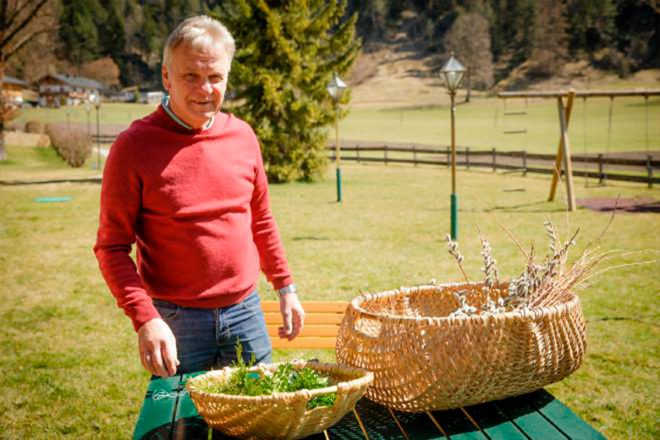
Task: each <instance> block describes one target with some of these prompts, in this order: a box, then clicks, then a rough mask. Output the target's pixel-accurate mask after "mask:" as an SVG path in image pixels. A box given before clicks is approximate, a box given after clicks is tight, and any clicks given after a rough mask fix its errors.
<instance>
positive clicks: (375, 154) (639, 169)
mask: <svg viewBox="0 0 660 440" xmlns="http://www.w3.org/2000/svg"><path fill="white" fill-rule="evenodd" d="M92 137H93V139H94V142H96V140H97V137H96V135H94V136H92ZM114 140H115V136H114V135H101V136H100V139H99V141H100V142H101V143H112V142H113V141H114ZM334 148H335V147H334V146H328V147H327V149H328V151H330V152H331V153H332V154H331V155H330V159H331V160H334V159H335V150H334ZM341 151H342V155H341V160H344V161H355V162H358V163H361V162H379V163H384V164H385V165H387V164H388V163H401V164H412V165H414V166H417V165H437V166H446V167H449V165H450V164H451V150H450V148H449V147H444V148H437V147H436V148H430V147H415V146H414V145H413V146H411V147H392V146H387V145H383V146H360V145H353V146H342V147H341ZM344 153H350V154H344ZM379 153H382V156H381V155H380V154H379ZM392 153H398V154H397V155H396V156H392V155H391V154H392ZM402 153H403V154H402ZM402 156H407V157H402ZM572 160H573V164H583V165H585V166H589V165H592V166H593V167H594V168H597V171H589V170H580V169H577V170H575V169H574V170H573V175H574V176H579V177H587V178H592V179H598V182H599V183H601V184H604V183H605V182H606V181H607V180H619V181H626V182H638V183H646V184H647V185H648V187H649V188H651V187H652V186H653V184H657V183H660V177H655V176H654V172H655V170H657V169H659V168H660V160H654V159H653V158H652V156H651V155H648V156H647V157H646V159H626V158H617V157H605V156H604V155H602V154H598V155H592V156H584V155H574V156H572ZM554 164H555V155H554V154H538V153H528V152H526V151H497V149H495V148H493V149H490V150H479V149H471V148H470V147H459V149H458V150H457V151H456V166H459V167H465V169H468V170H469V169H470V168H472V167H474V168H491V169H492V170H493V171H497V170H507V171H510V172H521V173H522V174H523V175H526V174H527V173H540V174H552V173H553V172H554V169H553V167H554ZM611 167H615V168H616V169H618V170H619V171H622V170H626V171H628V173H622V172H618V173H617V172H611V171H612V170H611V169H608V168H611Z"/></svg>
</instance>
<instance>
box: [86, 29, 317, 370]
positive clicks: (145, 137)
mask: <svg viewBox="0 0 660 440" xmlns="http://www.w3.org/2000/svg"><path fill="white" fill-rule="evenodd" d="M234 47H235V46H234V40H233V38H232V36H231V35H230V34H229V32H228V31H227V29H226V28H225V27H224V26H223V25H222V24H221V23H219V22H218V21H216V20H214V19H212V18H210V17H206V16H198V17H193V18H189V19H187V20H185V21H183V22H182V23H181V24H180V25H179V26H178V27H177V28H176V29H175V30H174V32H172V34H171V35H170V36H169V38H168V39H167V42H166V44H165V50H164V54H163V69H162V77H163V84H164V87H165V89H166V90H167V91H168V92H169V96H166V97H165V99H164V100H163V102H162V103H161V105H160V106H159V107H158V109H157V110H156V111H155V112H154V113H152V114H150V115H149V116H147V117H145V118H144V119H141V120H138V121H135V122H134V123H133V124H132V125H131V126H130V127H129V128H128V130H126V131H124V132H123V133H121V134H120V135H119V137H118V138H117V140H116V141H115V143H114V144H113V146H112V149H111V151H110V155H109V156H108V160H107V162H106V165H105V170H104V173H103V187H102V190H101V210H100V221H99V231H98V237H97V242H96V246H95V247H94V252H95V253H96V256H97V259H98V261H99V266H100V268H101V272H102V273H103V276H104V278H105V280H106V282H107V284H108V286H109V287H110V290H111V291H112V293H113V295H114V296H115V298H116V299H117V304H118V306H119V307H122V308H123V309H124V312H125V313H126V314H127V315H128V316H129V317H130V318H131V320H132V322H133V326H134V327H135V330H136V331H137V333H138V345H139V351H140V358H141V361H142V364H143V365H144V367H145V368H146V369H147V370H148V371H150V372H151V373H152V374H154V375H156V376H161V377H166V376H170V375H173V374H175V373H176V372H177V371H178V372H191V371H198V370H208V369H211V368H214V367H221V366H224V365H227V364H229V363H231V362H232V361H234V360H235V359H236V353H235V344H236V342H237V341H240V343H241V345H242V347H243V354H244V357H245V360H249V358H250V357H251V356H252V355H254V356H255V357H256V360H257V362H269V361H270V360H271V351H272V348H271V344H270V339H269V338H268V333H267V330H266V326H265V322H264V317H263V313H262V312H261V309H260V306H259V297H258V295H257V292H256V290H255V287H256V285H257V281H258V275H259V269H260V268H261V269H262V270H263V272H264V273H265V275H266V277H267V279H268V280H269V281H270V282H271V283H272V285H273V287H274V288H275V289H276V290H278V292H279V294H280V310H281V312H282V319H283V325H282V327H280V330H279V336H280V337H281V338H288V339H289V340H292V339H293V338H295V337H296V335H298V333H299V332H300V330H301V329H302V328H303V321H304V311H303V309H302V307H301V305H300V301H299V299H298V296H297V294H296V289H295V285H294V284H293V279H292V277H291V273H290V272H289V268H288V264H287V261H286V258H285V255H284V249H283V247H282V243H281V241H280V238H279V234H278V232H277V227H276V224H275V220H274V218H273V216H272V213H271V210H270V203H269V198H268V182H267V180H266V174H265V171H264V166H263V163H262V158H261V151H260V149H259V143H258V141H257V139H256V137H255V135H254V132H253V131H252V129H251V128H250V127H249V126H248V125H247V124H246V123H245V122H243V121H241V120H239V119H238V118H236V117H235V116H233V115H231V114H225V113H221V112H220V107H221V106H222V101H223V98H224V95H225V90H226V88H227V77H228V75H229V70H230V66H231V60H232V56H233V54H234ZM133 243H137V266H136V264H135V263H134V262H133V260H132V259H131V257H130V255H129V254H130V252H131V245H132V244H133Z"/></svg>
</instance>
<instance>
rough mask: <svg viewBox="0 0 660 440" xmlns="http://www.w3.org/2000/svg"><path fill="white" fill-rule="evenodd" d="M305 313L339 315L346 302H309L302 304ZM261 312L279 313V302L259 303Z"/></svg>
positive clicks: (342, 311)
mask: <svg viewBox="0 0 660 440" xmlns="http://www.w3.org/2000/svg"><path fill="white" fill-rule="evenodd" d="M302 305H303V308H304V309H305V313H341V314H342V315H343V314H344V312H345V311H346V307H347V306H348V302H347V301H309V302H305V301H303V303H302ZM261 310H263V311H264V312H271V313H272V312H277V313H280V302H279V301H261Z"/></svg>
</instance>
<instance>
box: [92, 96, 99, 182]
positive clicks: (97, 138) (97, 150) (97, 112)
mask: <svg viewBox="0 0 660 440" xmlns="http://www.w3.org/2000/svg"><path fill="white" fill-rule="evenodd" d="M90 100H91V101H92V103H94V108H96V169H98V170H100V169H101V122H100V115H99V114H100V112H101V95H92V97H91V98H90Z"/></svg>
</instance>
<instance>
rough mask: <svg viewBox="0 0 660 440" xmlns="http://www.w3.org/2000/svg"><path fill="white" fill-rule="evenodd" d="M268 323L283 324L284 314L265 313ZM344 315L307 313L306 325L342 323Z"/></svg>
mask: <svg viewBox="0 0 660 440" xmlns="http://www.w3.org/2000/svg"><path fill="white" fill-rule="evenodd" d="M264 317H265V318H266V324H281V323H282V315H281V314H280V312H266V313H264ZM343 318H344V316H343V315H340V314H338V313H313V314H306V315H305V325H307V324H337V325H338V324H341V320H342V319H343Z"/></svg>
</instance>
